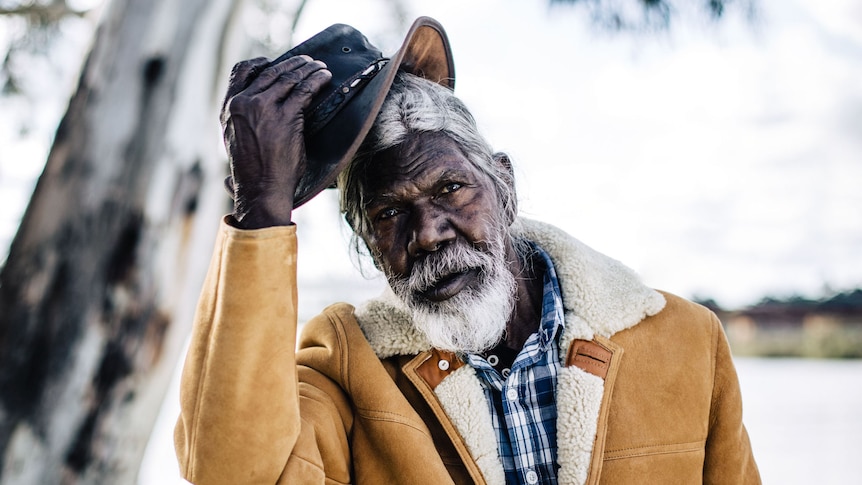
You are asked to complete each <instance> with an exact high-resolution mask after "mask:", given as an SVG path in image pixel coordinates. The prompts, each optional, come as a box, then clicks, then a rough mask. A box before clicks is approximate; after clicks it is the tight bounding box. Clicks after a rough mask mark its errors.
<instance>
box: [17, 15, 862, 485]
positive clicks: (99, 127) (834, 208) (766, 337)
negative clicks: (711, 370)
mask: <svg viewBox="0 0 862 485" xmlns="http://www.w3.org/2000/svg"><path fill="white" fill-rule="evenodd" d="M418 15H429V16H432V17H435V18H436V19H438V20H440V21H441V23H442V24H443V25H444V27H445V28H446V30H447V33H448V35H449V39H450V41H451V44H452V48H453V52H454V56H455V63H456V73H457V82H456V93H457V94H458V95H459V96H460V97H461V98H462V99H463V100H464V101H465V102H466V103H467V105H468V106H469V107H470V108H471V109H472V111H473V113H474V114H475V115H476V118H477V119H478V121H479V125H480V128H481V129H482V130H483V132H484V133H485V135H486V137H487V138H488V139H489V141H490V142H491V144H492V145H493V146H494V147H495V149H497V150H501V151H505V152H507V153H508V154H509V155H510V157H511V158H512V160H513V161H514V163H515V167H516V175H517V177H518V190H519V196H520V203H521V213H522V215H524V216H526V217H531V218H535V219H541V220H544V221H547V222H551V223H553V224H556V225H558V226H560V227H562V228H564V229H566V230H567V231H568V232H570V233H571V234H573V235H574V236H576V237H578V238H579V239H581V240H582V241H584V242H585V243H587V244H588V245H590V246H592V247H593V248H595V249H597V250H599V251H601V252H603V253H605V254H608V255H610V256H612V257H614V258H616V259H619V260H620V261H622V262H623V263H625V264H626V265H628V266H630V267H632V268H634V269H635V270H636V271H637V272H638V273H640V274H641V275H642V277H643V279H644V281H645V282H646V283H647V284H649V285H651V286H654V287H656V288H661V289H663V290H667V291H670V292H673V293H677V294H679V295H682V296H685V297H687V298H691V299H694V300H696V301H699V302H701V303H703V304H705V305H707V306H709V307H710V308H712V309H713V310H714V311H716V312H717V313H718V315H719V316H720V318H721V319H722V322H723V323H724V324H725V326H726V329H727V333H728V338H729V339H730V341H731V346H732V348H733V350H734V353H735V355H736V356H737V366H738V370H739V374H740V381H741V383H742V387H743V397H744V406H745V421H746V424H747V426H748V428H749V432H750V434H751V439H752V443H753V446H754V451H755V457H756V458H757V459H758V463H759V465H760V467H761V472H762V475H763V478H764V482H765V483H781V484H792V483H862V463H860V462H859V460H858V457H859V456H860V454H862V413H860V412H859V409H862V360H860V357H862V289H860V288H862V255H860V253H862V251H860V250H862V191H860V190H859V186H860V184H862V90H860V86H862V4H859V3H858V2H854V1H852V0H821V1H815V0H786V1H778V0H726V1H699V2H681V1H671V0H658V1H656V0H474V1H469V2H465V1H460V2H459V1H455V0H434V1H431V0H353V1H350V2H345V1H337V0H302V1H298V0H289V1H275V0H246V1H244V2H243V1H240V0H212V1H204V0H184V1H182V2H181V1H180V0H113V1H108V2H102V1H99V0H75V1H72V0H66V1H63V0H42V1H36V0H31V1H24V0H22V1H17V0H0V53H2V54H3V55H4V57H3V64H2V70H0V83H2V93H0V113H2V116H0V128H2V129H0V206H2V207H3V209H4V210H3V211H0V261H3V260H5V262H4V263H3V269H2V273H0V325H2V326H0V364H2V365H0V386H2V388H0V389H2V392H0V403H2V409H0V483H53V482H56V481H58V480H55V479H60V478H62V480H64V481H65V482H64V483H78V482H80V483H136V482H137V483H139V484H164V483H183V482H182V481H181V480H180V479H179V478H178V470H177V465H176V461H175V458H174V455H173V448H172V441H171V439H172V438H171V433H172V426H173V422H174V420H175V419H176V416H177V413H178V409H179V408H178V396H177V385H178V383H177V379H178V377H177V372H178V369H179V367H178V363H179V362H180V361H181V358H182V355H183V354H184V351H183V345H184V342H185V339H186V336H187V335H188V331H189V325H190V320H191V312H192V311H193V306H194V303H195V299H196V295H197V292H198V291H199V289H200V283H201V280H202V278H203V273H204V271H205V270H206V265H207V263H208V260H209V256H210V252H211V248H212V243H213V238H214V234H215V230H216V227H217V224H218V222H219V218H220V216H221V215H222V214H224V213H226V212H227V211H228V210H229V205H228V203H229V201H228V199H227V197H226V195H225V194H224V191H223V190H222V188H221V180H222V179H223V178H224V176H225V174H226V169H227V164H226V159H225V154H224V150H223V148H222V145H221V137H220V129H219V126H218V118H217V113H218V109H219V105H220V102H221V100H220V97H221V95H222V93H223V90H224V86H225V83H226V80H227V76H228V74H229V72H230V67H231V66H232V65H233V63H235V62H236V61H238V60H240V59H243V58H249V57H256V56H259V55H266V56H270V57H274V56H276V55H278V54H280V53H281V52H283V51H284V50H286V49H287V48H289V47H290V46H292V45H294V44H296V43H298V42H301V41H302V40H304V39H306V38H308V37H310V36H312V35H314V34H315V33H317V32H318V31H320V30H322V29H323V28H325V27H327V26H328V25H330V24H332V23H336V22H342V23H348V24H351V25H353V26H355V27H357V28H358V29H359V30H361V31H362V32H363V33H365V34H366V35H367V36H368V37H369V38H370V39H371V41H372V42H373V43H374V44H375V45H377V46H378V47H380V48H381V49H382V50H383V51H384V53H392V52H393V51H394V50H395V49H397V48H398V47H399V45H400V43H401V41H402V39H403V36H404V33H405V32H406V30H407V28H408V26H409V25H410V23H411V22H412V20H413V19H414V18H415V17H416V16H418ZM70 100H71V101H70ZM61 120H62V121H61ZM58 127H59V128H58ZM46 160H47V161H48V163H47V165H46ZM40 175H41V177H40ZM37 181H38V184H37ZM28 204H29V206H28ZM295 220H296V222H297V225H298V226H299V237H300V252H301V259H300V266H299V280H300V312H301V314H300V319H301V320H304V319H307V318H309V317H310V316H312V315H314V314H315V313H317V312H318V311H319V310H320V309H322V308H323V307H324V306H325V305H327V304H329V303H332V302H334V301H348V302H351V303H357V304H358V303H360V302H361V301H363V300H364V299H366V298H368V297H369V296H373V295H375V294H376V293H378V292H379V291H380V289H381V288H382V285H383V282H382V280H381V279H380V278H378V277H376V275H375V274H374V273H373V270H372V269H371V266H370V265H369V264H367V262H363V261H362V260H361V259H358V258H357V257H355V256H354V255H352V254H351V252H350V249H349V247H348V242H349V232H348V229H347V228H346V226H345V225H344V224H343V223H342V222H341V218H340V215H339V214H338V210H337V201H336V196H335V194H334V193H333V192H331V191H327V192H326V193H324V194H322V195H321V196H319V197H317V198H316V199H314V200H313V201H312V202H310V203H309V204H307V205H306V206H304V207H302V208H301V209H299V210H298V211H297V212H296V214H295ZM16 234H17V235H16ZM139 471H140V473H138V472H139Z"/></svg>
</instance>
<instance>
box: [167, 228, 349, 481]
mask: <svg viewBox="0 0 862 485" xmlns="http://www.w3.org/2000/svg"><path fill="white" fill-rule="evenodd" d="M296 252H297V248H296V227H295V226H288V227H272V228H266V229H260V230H254V231H243V230H239V229H236V228H233V227H231V226H229V225H228V224H226V223H222V225H221V228H220V230H219V235H218V238H217V241H216V248H215V251H214V254H213V259H212V261H211V263H210V268H209V271H208V273H207V277H206V279H205V283H204V287H203V289H202V292H201V296H200V299H199V301H198V306H197V312H196V314H195V321H194V327H193V331H192V337H191V343H190V347H189V351H188V355H187V356H186V361H185V366H184V368H183V373H182V382H181V385H180V406H181V412H180V417H179V420H178V422H177V425H176V428H175V430H174V444H175V447H176V452H177V457H178V460H179V464H180V470H181V473H182V475H183V477H184V478H185V479H186V480H188V481H190V482H192V483H196V484H239V483H256V484H257V483H259V484H274V483H280V482H285V483H286V482H288V481H293V482H294V483H323V482H324V481H325V479H326V478H325V474H329V475H330V477H329V478H330V479H332V480H333V481H335V482H348V481H349V471H348V470H349V468H350V464H349V460H350V457H349V453H348V451H347V450H348V448H347V444H346V443H347V433H348V430H346V429H345V426H347V425H346V424H345V423H346V422H349V421H350V418H349V416H345V414H346V413H349V406H346V405H345V404H344V403H345V399H344V396H343V395H342V394H341V391H340V389H339V388H338V387H337V386H336V385H334V384H332V383H331V382H328V381H327V380H326V379H325V378H321V377H320V376H315V375H313V374H314V373H313V371H309V370H303V372H306V373H311V374H312V375H310V376H309V377H310V379H311V380H312V381H313V382H316V383H318V384H319V387H315V386H314V385H309V384H300V381H299V377H298V373H299V371H298V370H297V365H296V352H295V348H296V321H297V308H296V304H297V292H296ZM301 408H302V412H301V411H300V409H301Z"/></svg>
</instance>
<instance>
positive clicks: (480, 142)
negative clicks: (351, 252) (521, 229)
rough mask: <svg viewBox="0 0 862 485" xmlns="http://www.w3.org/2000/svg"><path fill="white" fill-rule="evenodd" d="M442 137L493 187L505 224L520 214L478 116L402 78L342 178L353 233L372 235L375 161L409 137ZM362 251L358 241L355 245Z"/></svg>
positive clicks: (428, 86) (431, 86)
mask: <svg viewBox="0 0 862 485" xmlns="http://www.w3.org/2000/svg"><path fill="white" fill-rule="evenodd" d="M426 132H440V133H444V134H445V135H447V136H449V137H450V138H451V139H452V140H453V141H455V142H456V143H457V144H458V145H459V146H460V147H461V150H463V152H464V155H465V156H466V157H467V159H468V160H470V162H472V163H473V165H474V166H475V167H476V168H477V169H479V170H480V171H481V172H483V173H485V174H486V175H487V176H488V177H489V178H490V179H491V181H492V182H493V184H494V187H495V189H496V192H497V196H498V198H499V202H500V207H502V209H503V213H502V214H500V216H503V217H504V218H505V219H508V220H510V221H511V220H514V217H515V214H516V212H517V200H516V196H515V189H514V180H512V173H511V171H510V167H508V166H507V165H508V164H501V163H497V162H495V161H494V152H493V150H492V149H491V146H490V145H489V144H488V142H487V141H485V138H484V137H482V135H480V134H479V130H478V128H477V127H476V121H475V119H474V118H473V115H472V114H470V112H469V111H468V110H467V107H466V106H465V105H464V103H463V102H462V101H461V100H460V99H458V98H457V97H455V95H454V94H453V92H452V90H450V89H449V88H446V87H444V86H441V85H439V84H437V83H435V82H432V81H428V80H426V79H424V78H422V77H419V76H415V75H413V74H409V73H406V72H399V73H398V74H397V76H396V77H395V81H394V82H393V84H392V87H391V88H390V90H389V94H388V95H387V96H386V100H385V101H384V103H383V107H382V108H381V110H380V114H378V115H377V119H376V120H375V122H374V126H373V127H372V128H371V132H370V133H369V134H368V136H367V137H366V138H365V141H364V142H363V143H362V146H361V147H360V149H359V151H358V152H357V154H356V156H354V158H353V161H352V162H351V163H350V165H349V166H348V167H347V168H346V169H345V170H344V171H343V172H341V174H340V175H339V176H338V187H340V189H341V212H342V213H343V214H344V218H345V219H346V220H347V223H348V224H349V225H350V227H351V228H352V229H353V231H354V233H355V234H357V235H359V236H360V237H363V238H364V236H366V235H368V234H369V233H370V231H371V222H370V221H369V220H368V218H367V217H366V215H365V210H364V208H365V202H366V194H365V193H364V185H365V176H364V174H365V172H366V169H367V167H368V165H369V163H370V162H371V161H372V159H373V158H374V156H375V155H376V154H378V153H380V152H382V151H384V150H387V149H389V148H392V147H394V146H396V145H399V144H401V143H403V142H404V141H405V140H406V139H407V137H408V136H409V135H413V134H417V133H426ZM355 243H357V244H356V245H357V246H358V241H355Z"/></svg>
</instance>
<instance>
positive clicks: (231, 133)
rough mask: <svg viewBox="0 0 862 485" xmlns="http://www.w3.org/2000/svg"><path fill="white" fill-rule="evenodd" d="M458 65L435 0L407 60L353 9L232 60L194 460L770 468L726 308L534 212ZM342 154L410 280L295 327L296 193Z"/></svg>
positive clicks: (330, 174) (438, 467) (506, 468)
mask: <svg viewBox="0 0 862 485" xmlns="http://www.w3.org/2000/svg"><path fill="white" fill-rule="evenodd" d="M313 59H318V60H313ZM321 61H323V62H321ZM453 86H454V70H453V67H452V60H451V53H450V50H449V46H448V41H447V40H446V36H445V34H444V33H443V29H442V27H440V25H439V24H437V23H436V22H435V21H433V20H431V19H427V18H421V19H419V20H417V22H416V23H415V24H414V26H413V27H412V28H411V30H410V32H409V33H408V36H407V39H406V40H405V42H404V45H403V46H402V48H401V49H400V50H399V51H398V52H397V53H396V54H395V55H394V56H393V57H392V58H391V59H388V60H387V59H386V58H383V57H382V56H381V55H380V53H379V51H377V50H376V49H375V48H374V47H373V46H371V45H370V44H368V42H367V40H365V38H364V37H362V35H361V34H359V33H358V32H357V31H355V30H354V29H352V28H350V27H348V26H344V25H336V26H333V27H331V28H330V29H327V30H325V31H324V32H321V33H320V34H318V35H317V36H315V37H313V38H312V39H310V40H309V41H307V42H306V43H304V44H302V45H300V46H298V47H297V48H295V49H293V50H291V51H290V52H288V53H287V54H285V55H284V56H282V57H281V58H279V59H276V60H275V61H273V62H269V61H267V60H265V59H255V60H251V61H246V62H243V63H240V64H238V65H237V66H236V67H235V69H234V72H233V74H232V77H231V81H230V85H229V88H228V95H227V98H226V102H225V108H224V111H223V119H222V122H223V125H224V129H225V143H226V146H227V149H228V153H229V156H230V160H231V177H229V179H228V186H229V189H230V191H231V193H232V195H233V197H234V202H235V209H234V212H233V214H231V215H230V216H228V217H226V218H225V222H224V223H223V224H222V227H221V230H220V232H219V237H218V241H217V244H216V250H215V254H214V256H213V260H212V264H211V267H210V271H209V273H208V276H207V279H206V282H205V286H204V289H203V293H202V295H201V299H200V302H199V306H198V312H197V316H196V322H195V329H194V334H193V339H192V343H191V348H190V350H189V355H188V358H187V361H186V367H185V370H184V374H183V382H182V414H181V416H180V419H179V422H178V424H177V428H176V447H177V454H178V457H179V460H180V464H181V468H182V472H183V475H184V476H185V478H187V479H188V480H189V481H191V482H193V483H225V484H238V483H364V484H391V483H403V484H418V483H428V484H441V483H489V484H503V483H510V484H511V483H527V484H534V483H560V484H586V483H660V484H665V483H686V484H688V483H701V482H706V483H728V484H742V483H759V476H758V471H757V467H756V465H755V463H754V460H753V457H752V454H751V449H750V445H749V441H748V437H747V434H746V431H745V428H744V427H743V424H742V406H741V397H740V393H739V386H738V383H737V378H736V373H735V370H734V367H733V363H732V360H731V356H730V353H729V350H728V346H727V342H726V339H725V337H724V334H723V332H722V328H721V325H720V323H719V322H718V320H717V319H716V317H715V316H714V315H713V314H711V313H710V312H709V311H708V310H706V309H704V308H702V307H700V306H698V305H695V304H693V303H690V302H687V301H685V300H683V299H681V298H679V297H676V296H673V295H670V294H666V293H660V292H657V291H654V290H652V289H650V288H648V287H646V286H644V285H643V284H642V283H641V282H640V281H639V280H638V278H637V277H636V276H635V274H634V273H633V272H632V271H630V270H629V269H627V268H626V267H624V266H623V265H621V264H620V263H618V262H617V261H614V260H612V259H610V258H607V257H605V256H603V255H601V254H599V253H597V252H595V251H593V250H591V249H589V248H587V247H586V246H584V245H583V244H581V243H580V242H579V241H577V240H576V239H574V238H572V237H570V236H568V235H567V234H565V233H564V232H562V231H560V230H559V229H556V228H554V227H553V226H550V225H547V224H543V223H539V222H534V221H528V220H525V219H521V218H519V217H518V216H517V202H516V196H515V188H514V181H513V175H512V167H511V165H510V163H509V160H508V159H507V158H506V157H505V155H503V154H495V153H493V151H492V150H491V148H490V146H489V145H488V144H487V142H486V141H485V140H484V139H483V138H482V137H481V136H480V135H479V133H478V132H477V130H476V126H475V123H474V121H473V118H472V116H471V115H470V113H469V112H468V111H467V109H466V108H465V107H464V105H463V104H462V103H461V102H460V101H459V100H458V99H457V98H456V97H455V96H454V94H453V92H452V89H451V88H452V87H453ZM336 177H337V185H338V187H339V190H340V191H341V201H342V204H341V205H342V210H343V212H344V215H345V218H346V220H347V222H348V223H349V224H350V226H351V227H352V228H353V230H354V233H355V235H356V237H357V241H358V243H359V244H362V245H364V246H365V247H366V248H367V249H368V251H369V253H370V255H371V257H372V258H373V261H374V263H375V265H376V266H377V267H378V268H379V269H380V270H381V271H382V272H383V273H384V274H385V275H386V278H387V280H388V282H389V287H390V289H389V291H387V292H386V293H385V294H384V295H382V296H381V297H379V298H378V299H375V300H372V301H369V302H367V303H366V304H365V305H363V306H362V307H361V308H353V307H352V306H350V305H347V304H335V305H332V306H330V307H328V308H326V309H325V310H323V312H322V313H321V314H320V315H319V316H317V317H315V318H314V319H312V320H311V321H309V322H308V323H307V324H306V326H305V328H304V331H303V335H302V338H301V339H300V340H299V342H298V345H297V341H296V315H297V313H296V301H297V288H296V259H297V248H296V236H295V233H296V230H297V228H296V226H294V225H293V224H292V223H291V213H292V211H293V209H294V208H295V207H297V206H298V205H300V204H301V203H303V202H305V201H306V200H308V199H309V198H311V197H313V196H314V195H315V194H316V193H318V192H320V191H321V190H322V189H323V188H324V187H326V186H329V185H330V184H331V183H332V182H333V181H335V179H336ZM297 349H298V350H297Z"/></svg>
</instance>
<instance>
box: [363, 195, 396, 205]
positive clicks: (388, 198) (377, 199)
mask: <svg viewBox="0 0 862 485" xmlns="http://www.w3.org/2000/svg"><path fill="white" fill-rule="evenodd" d="M397 201H398V196H397V195H395V194H393V193H392V192H384V193H377V194H374V195H372V196H371V197H369V198H368V200H366V201H365V203H364V204H362V208H363V209H368V208H369V207H372V206H375V205H385V204H391V203H393V202H397Z"/></svg>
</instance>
